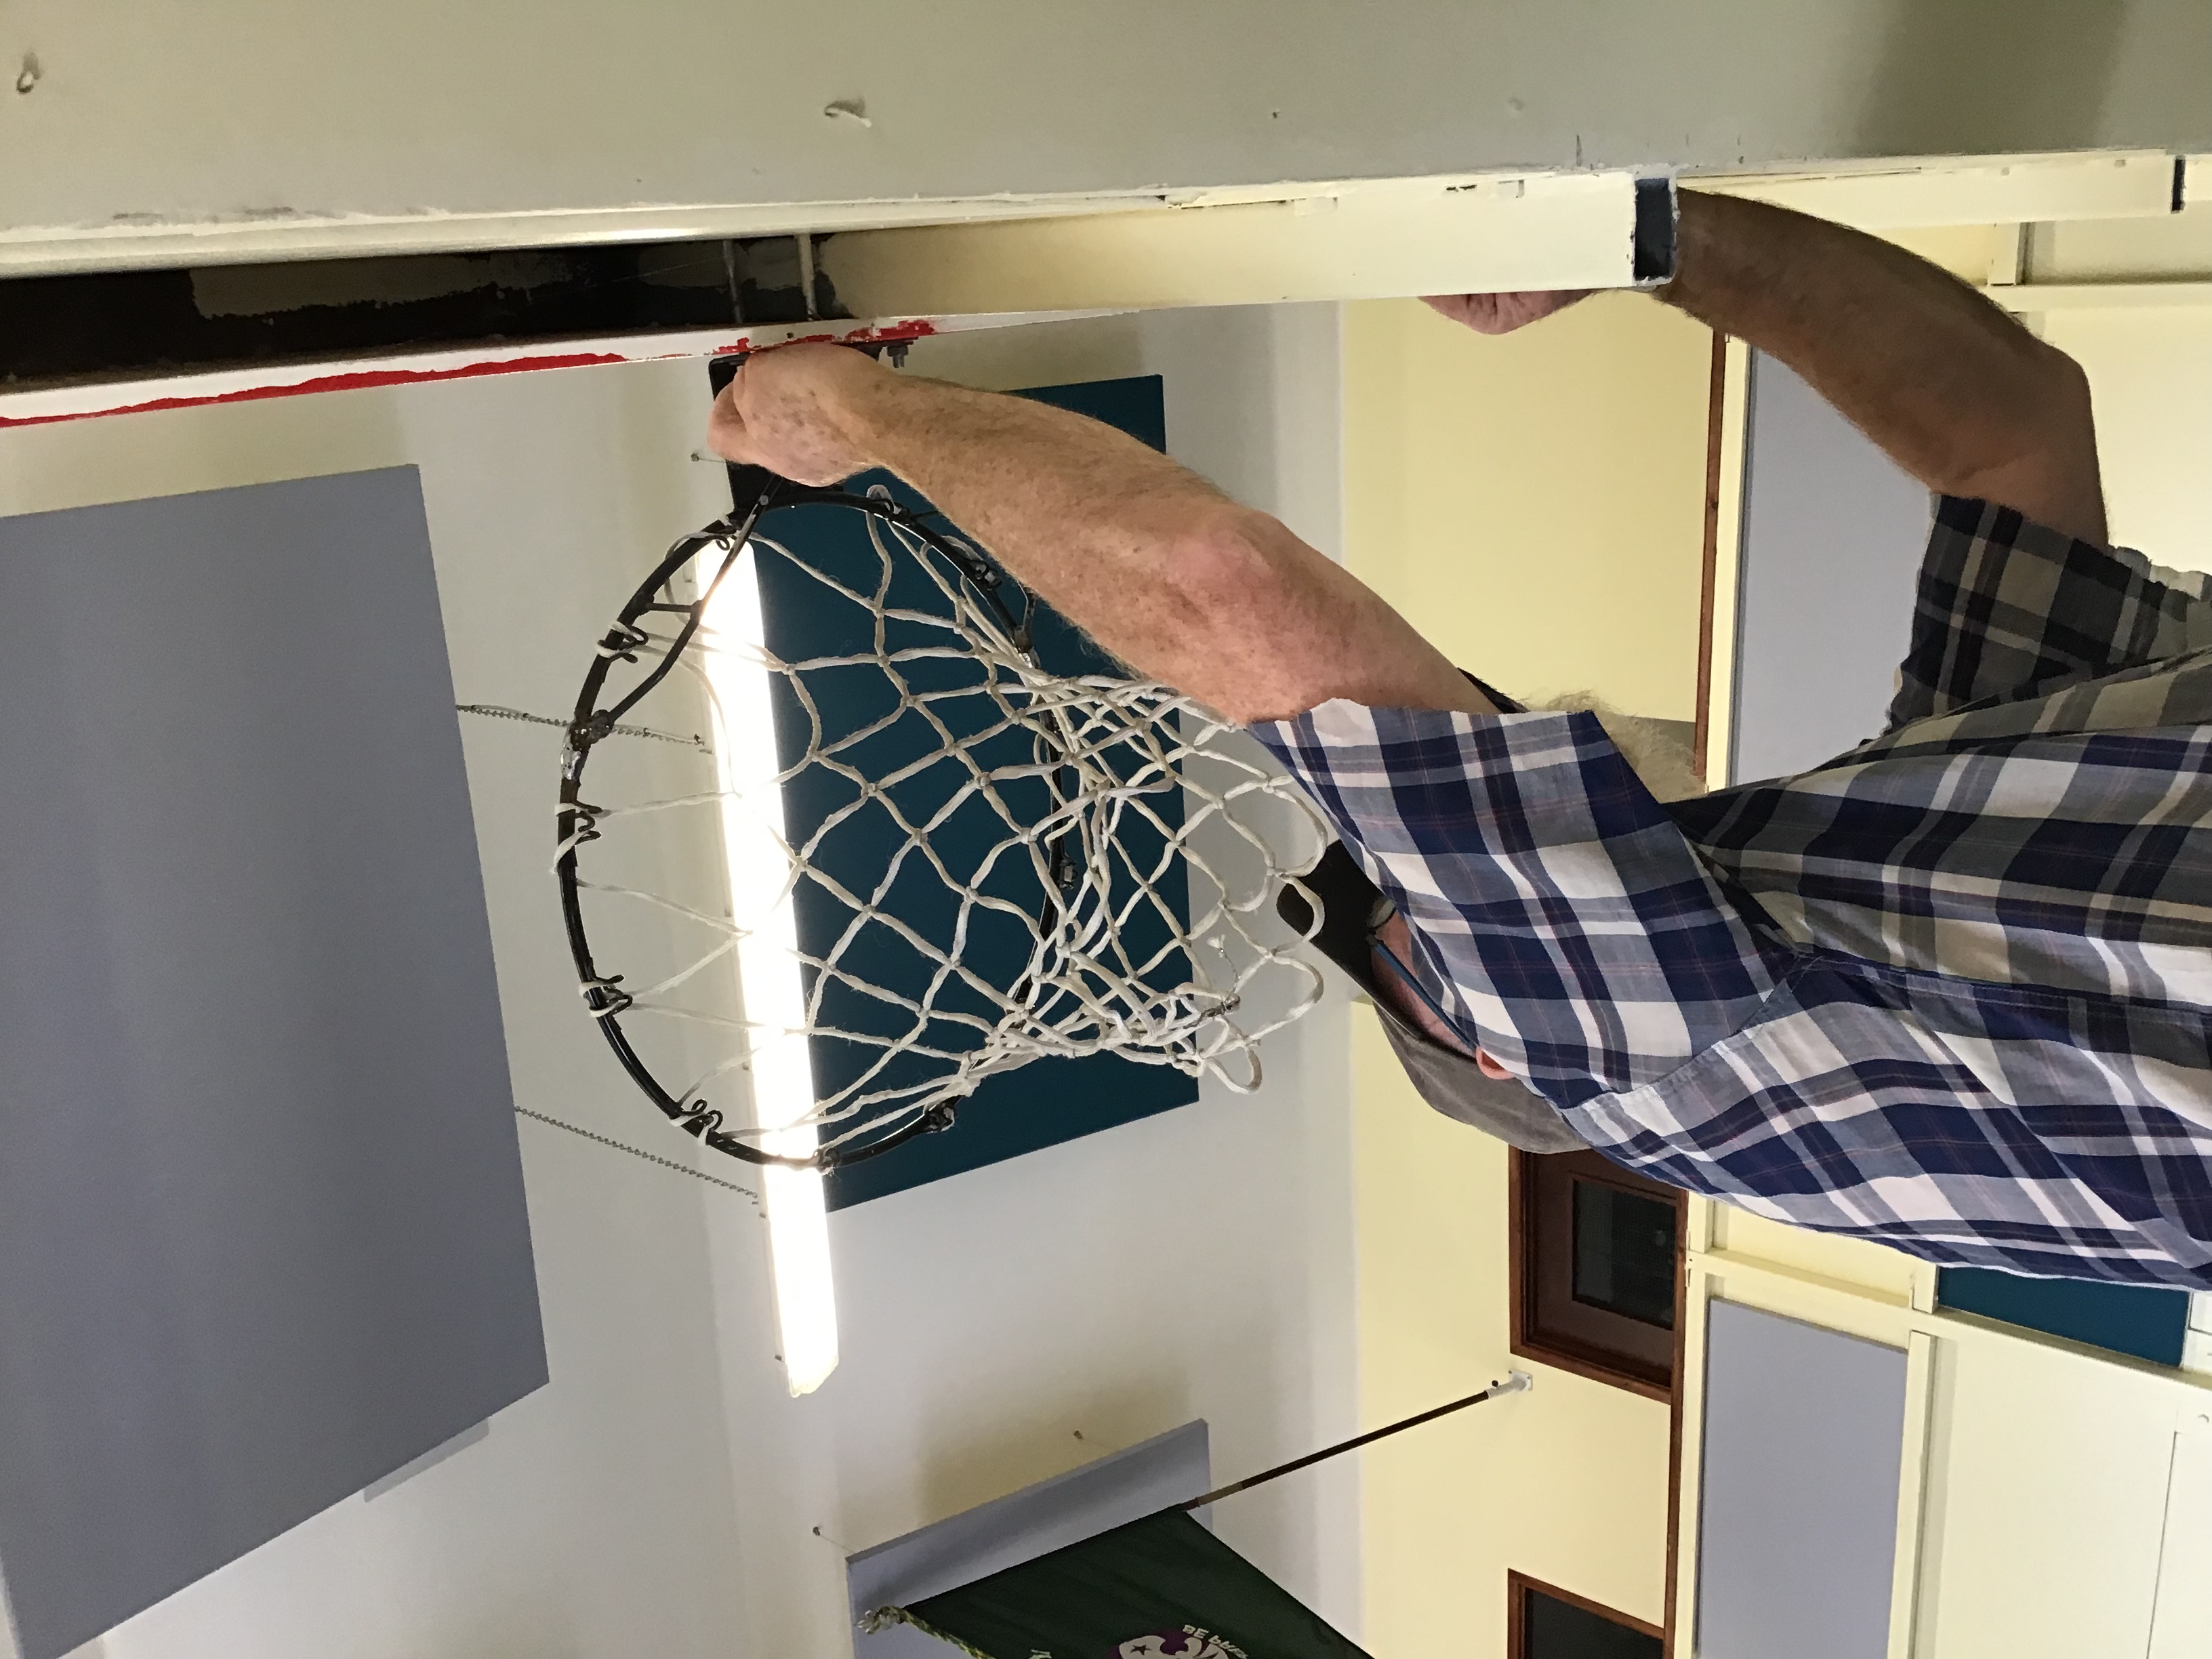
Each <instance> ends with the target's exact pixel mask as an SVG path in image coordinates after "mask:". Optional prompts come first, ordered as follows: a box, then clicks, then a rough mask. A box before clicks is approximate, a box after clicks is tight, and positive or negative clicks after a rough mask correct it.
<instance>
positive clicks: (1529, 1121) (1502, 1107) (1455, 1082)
mask: <svg viewBox="0 0 2212 1659" xmlns="http://www.w3.org/2000/svg"><path fill="white" fill-rule="evenodd" d="M1366 990H1367V993H1368V994H1369V995H1370V997H1372V998H1373V999H1374V1002H1375V1012H1376V1013H1377V1014H1378V1015H1380V1016H1381V1017H1382V1020H1383V1035H1384V1036H1387V1037H1389V1039H1390V1050H1391V1052H1392V1053H1393V1054H1396V1055H1397V1056H1398V1063H1399V1064H1400V1065H1401V1066H1404V1067H1405V1068H1406V1075H1407V1077H1408V1078H1410V1079H1413V1088H1414V1090H1415V1091H1417V1092H1418V1093H1419V1095H1420V1097H1421V1098H1422V1099H1423V1100H1425V1101H1427V1102H1428V1103H1429V1104H1430V1105H1431V1106H1433V1107H1435V1108H1436V1109H1437V1110H1438V1111H1440V1112H1442V1113H1443V1115H1445V1116H1446V1117H1450V1118H1457V1119H1458V1120H1459V1121H1461V1122H1462V1123H1467V1124H1472V1125H1473V1126H1474V1127H1476V1128H1478V1129H1480V1130H1482V1131H1483V1132H1484V1133H1486V1134H1493V1135H1496V1136H1497V1137H1498V1139H1500V1140H1502V1141H1504V1143H1505V1144H1506V1145H1507V1146H1516V1147H1518V1148H1519V1149H1520V1150H1521V1151H1522V1152H1582V1151H1583V1150H1584V1149H1585V1147H1584V1142H1583V1139H1582V1137H1581V1136H1579V1135H1577V1133H1575V1132H1574V1131H1573V1130H1572V1129H1570V1128H1569V1127H1567V1121H1566V1119H1565V1117H1563V1116H1561V1115H1560V1114H1559V1108H1557V1107H1556V1106H1554V1105H1553V1104H1552V1103H1551V1102H1550V1101H1548V1100H1546V1099H1544V1098H1543V1097H1541V1096H1539V1095H1535V1094H1532V1093H1531V1092H1529V1091H1528V1088H1527V1086H1526V1085H1522V1084H1521V1083H1519V1082H1517V1081H1516V1080H1515V1079H1512V1078H1503V1079H1501V1078H1493V1077H1485V1076H1484V1075H1483V1074H1482V1068H1481V1067H1480V1066H1477V1065H1476V1064H1475V1063H1474V1061H1473V1060H1469V1059H1468V1057H1467V1056H1466V1055H1465V1054H1455V1053H1454V1052H1453V1051H1452V1050H1451V1049H1449V1048H1445V1047H1444V1046H1443V1044H1442V1043H1441V1042H1437V1041H1435V1040H1434V1039H1433V1038H1431V1037H1428V1036H1423V1035H1422V1034H1421V1033H1420V1032H1419V1031H1417V1030H1414V1029H1413V1026H1411V1025H1409V1024H1407V1022H1406V1021H1405V1019H1404V1018H1402V1017H1401V1015H1399V1014H1398V1013H1397V1012H1395V1010H1394V1009H1392V1008H1391V1007H1390V1006H1389V1004H1388V1003H1386V1002H1384V1001H1383V999H1382V998H1381V996H1380V995H1378V994H1376V987H1375V985H1374V984H1373V983H1372V982H1371V981H1370V983H1368V984H1367V986H1366Z"/></svg>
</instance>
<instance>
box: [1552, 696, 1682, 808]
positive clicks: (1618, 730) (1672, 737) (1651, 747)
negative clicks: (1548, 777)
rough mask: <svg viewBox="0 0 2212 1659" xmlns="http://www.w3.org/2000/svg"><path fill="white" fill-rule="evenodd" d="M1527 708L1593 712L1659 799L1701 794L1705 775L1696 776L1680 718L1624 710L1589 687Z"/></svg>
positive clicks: (1558, 712)
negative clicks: (1701, 776)
mask: <svg viewBox="0 0 2212 1659" xmlns="http://www.w3.org/2000/svg"><path fill="white" fill-rule="evenodd" d="M1529 707H1530V708H1542V709H1547V710H1550V711H1552V712H1553V713H1555V714H1582V713H1584V712H1588V713H1589V714H1595V715H1596V716H1597V722H1598V724H1599V725H1600V726H1603V727H1605V734H1606V736H1607V737H1608V738H1612V739H1613V747H1614V748H1616V749H1618V750H1620V754H1621V758H1622V759H1624V760H1626V762H1627V763H1628V764H1629V766H1630V768H1631V769H1632V770H1633V771H1634V772H1635V774H1636V775H1637V776H1638V777H1639V778H1641V779H1643V780H1644V787H1645V788H1646V789H1649V790H1650V792H1651V793H1652V794H1653V795H1654V796H1655V797H1656V798H1657V799H1660V800H1687V799H1689V798H1690V797H1691V796H1692V795H1702V794H1704V793H1705V780H1703V779H1702V778H1700V777H1699V775H1698V767H1697V758H1696V757H1695V756H1693V755H1692V753H1691V752H1690V745H1689V743H1688V742H1687V740H1686V739H1685V738H1684V737H1683V736H1682V731H1681V728H1682V726H1683V722H1682V721H1680V720H1650V719H1647V718H1646V717H1645V716H1644V715H1642V714H1622V713H1621V712H1620V710H1619V709H1618V708H1614V707H1613V705H1612V704H1610V703H1608V702H1606V701H1605V700H1604V699H1603V698H1601V697H1598V696H1592V695H1591V694H1590V693H1589V692H1588V691H1569V692H1566V693H1565V694H1564V695H1562V696H1556V697H1548V698H1547V699H1545V700H1544V701H1543V702H1538V703H1532V704H1530V705H1529Z"/></svg>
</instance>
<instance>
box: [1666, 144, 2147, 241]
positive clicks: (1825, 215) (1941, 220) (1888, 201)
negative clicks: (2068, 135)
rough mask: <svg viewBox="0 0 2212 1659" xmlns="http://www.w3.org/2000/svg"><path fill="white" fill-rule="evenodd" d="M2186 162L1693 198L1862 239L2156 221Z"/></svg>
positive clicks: (1864, 171)
mask: <svg viewBox="0 0 2212 1659" xmlns="http://www.w3.org/2000/svg"><path fill="white" fill-rule="evenodd" d="M2177 159H2179V158H2177V157H2175V156H2173V155H2170V154H2168V153H2167V152H2166V151H2164V150H2131V151H2125V152H2120V153H2108V154H2104V155H2013V156H1995V157H1984V158H1980V159H1965V160H1961V159H1959V158H1955V157H1953V158H1942V159H1935V160H1929V161H1910V162H1902V163H1899V162H1890V163H1881V164H1864V165H1860V166H1856V167H1824V168H1822V169H1820V170H1819V171H1817V172H1809V171H1808V172H1801V173H1733V174H1715V175H1709V176H1705V177H1702V178H1696V179H1684V180H1683V181H1682V183H1683V186H1684V188H1686V189H1689V190H1702V191H1713V192H1715V193H1716V194H1720V195H1729V196H1747V197H1752V198H1753V199H1754V200H1756V201H1761V202H1771V203H1773V204H1776V205H1777V206H1778V207H1786V208H1794V209H1796V210H1797V211H1798V212H1800V213H1809V214H1812V215H1814V216H1816V217H1818V218H1822V219H1833V220H1836V221H1837V222H1839V223H1842V224H1847V225H1856V226H1857V227H1858V228H1861V229H1862V230H1905V229H1910V228H1915V227H1919V226H1925V225H2004V224H2039V223H2044V222H2049V221H2052V220H2060V219H2132V218H2148V217H2154V216H2158V215H2161V214H2166V213H2170V212H2172V210H2173V193H2174V165H2175V162H2176V161H2177Z"/></svg>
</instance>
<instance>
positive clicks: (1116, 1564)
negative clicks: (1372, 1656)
mask: <svg viewBox="0 0 2212 1659" xmlns="http://www.w3.org/2000/svg"><path fill="white" fill-rule="evenodd" d="M893 1622H896V1623H904V1624H908V1625H913V1626H916V1627H917V1628H918V1629H921V1630H925V1631H927V1632H929V1633H930V1634H931V1635H932V1636H934V1637H937V1638H939V1639H940V1640H943V1641H946V1642H950V1643H951V1644H953V1645H954V1646H955V1647H957V1648H961V1649H963V1650H966V1651H967V1652H969V1653H970V1654H974V1655H975V1656H977V1659H1368V1656H1367V1655H1366V1654H1364V1652H1362V1651H1361V1650H1359V1649H1358V1648H1356V1647H1354V1646H1353V1645H1352V1644H1351V1643H1349V1642H1347V1641H1346V1640H1345V1639H1344V1638H1343V1637H1341V1636H1340V1635H1338V1634H1337V1633H1336V1632H1334V1630H1331V1629H1330V1628H1329V1627H1328V1626H1327V1625H1326V1624H1324V1623H1322V1620H1319V1619H1318V1618H1316V1617H1315V1615H1314V1614H1313V1613H1311V1612H1310V1611H1309V1610H1308V1609H1307V1608H1306V1607H1304V1605H1303V1604H1302V1603H1300V1602H1299V1601H1297V1599H1296V1598H1295V1597H1293V1596H1292V1595H1290V1594H1289V1592H1287V1591H1286V1590H1285V1589H1283V1588H1282V1587H1281V1586H1280V1585H1279V1584H1277V1583H1275V1582H1274V1580H1273V1579H1272V1578H1269V1577H1267V1574H1265V1573H1263V1572H1261V1571H1260V1570H1259V1569H1258V1568H1257V1567H1255V1566H1254V1565H1252V1564H1251V1563H1250V1562H1249V1561H1247V1560H1246V1559H1244V1558H1243V1556H1241V1555H1239V1554H1237V1552H1236V1551H1235V1550H1232V1549H1231V1548H1230V1547H1229V1546H1228V1545H1226V1544H1225V1543H1223V1542H1221V1541H1220V1540H1218V1539H1217V1538H1216V1537H1215V1536H1214V1535H1213V1534H1212V1533H1210V1532H1208V1531H1207V1530H1206V1528H1204V1527H1201V1526H1200V1525H1199V1523H1198V1522H1195V1521H1194V1520H1192V1519H1191V1518H1190V1516H1188V1515H1187V1514H1186V1513H1184V1512H1183V1511H1182V1510H1162V1511H1161V1512H1160V1513H1159V1514H1158V1515H1152V1516H1146V1517H1145V1519H1143V1520H1142V1521H1133V1522H1130V1523H1129V1524H1128V1525H1127V1526H1126V1527H1116V1528H1115V1529H1114V1530H1113V1531H1111V1532H1103V1533H1100V1534H1098V1535H1097V1537H1096V1538H1086V1539H1085V1540H1084V1541H1082V1542H1081V1543H1079V1544H1071V1545H1069V1546H1068V1547H1066V1549H1061V1550H1054V1552H1053V1553H1051V1554H1050V1555H1043V1556H1039V1557H1038V1558H1037V1559H1036V1560H1034V1561H1028V1562H1024V1564H1023V1565H1020V1566H1018V1567H1009V1568H1007V1569H1006V1571H1004V1572H995V1573H993V1574H992V1575H991V1576H990V1577H988V1578H979V1579H977V1580H976V1581H975V1583H972V1584H963V1585H962V1586H961V1587H960V1588H959V1589H956V1590H947V1591H946V1592H945V1594H944V1595H933V1596H931V1597H929V1598H928V1599H927V1601H916V1602H915V1604H914V1605H913V1606H911V1607H884V1608H882V1609H880V1610H879V1611H878V1612H876V1613H871V1614H870V1615H869V1624H870V1626H871V1627H872V1628H875V1627H879V1626H881V1625H882V1624H885V1623H893Z"/></svg>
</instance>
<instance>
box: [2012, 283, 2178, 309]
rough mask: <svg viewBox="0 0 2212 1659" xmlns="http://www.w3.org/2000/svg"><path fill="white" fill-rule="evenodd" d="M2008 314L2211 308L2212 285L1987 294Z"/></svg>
mask: <svg viewBox="0 0 2212 1659" xmlns="http://www.w3.org/2000/svg"><path fill="white" fill-rule="evenodd" d="M1984 292H1986V293H1987V294H1988V295H1989V296H1990V299H1992V300H1994V301H1996V302H1997V303H1998V304H1999V305H2001V306H2002V307H2004V308H2005V309H2006V310H2007V311H2010V312H2015V313H2025V314H2031V315H2032V314H2033V313H2037V312H2043V311H2117V310H2126V311H2139V310H2142V309H2143V308H2145V307H2171V306H2212V283H2191V282H2156V281H2153V282H2143V283H2129V282H2118V283H2011V284H2004V283H2000V284H1997V285H1995V286H1993V287H1990V288H1989V289H1985V290H1984Z"/></svg>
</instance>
